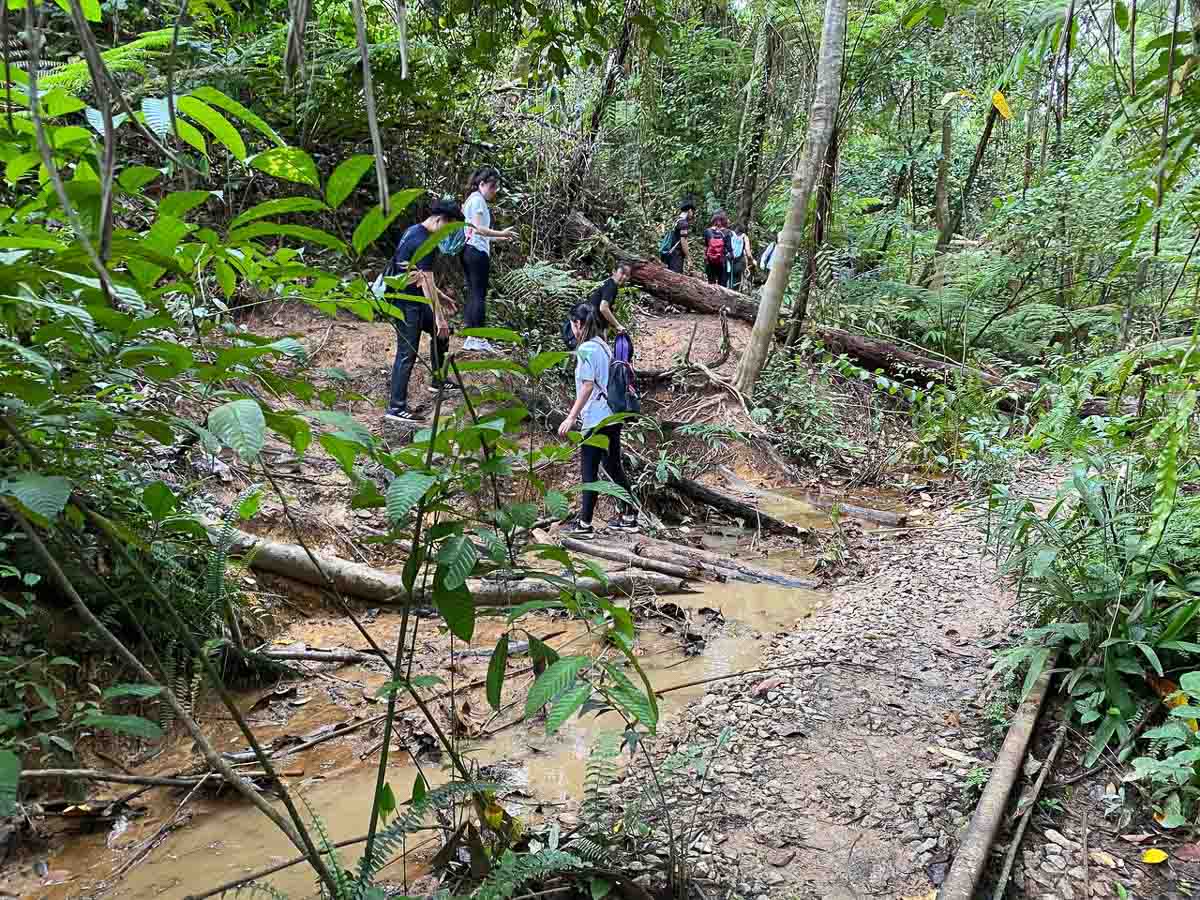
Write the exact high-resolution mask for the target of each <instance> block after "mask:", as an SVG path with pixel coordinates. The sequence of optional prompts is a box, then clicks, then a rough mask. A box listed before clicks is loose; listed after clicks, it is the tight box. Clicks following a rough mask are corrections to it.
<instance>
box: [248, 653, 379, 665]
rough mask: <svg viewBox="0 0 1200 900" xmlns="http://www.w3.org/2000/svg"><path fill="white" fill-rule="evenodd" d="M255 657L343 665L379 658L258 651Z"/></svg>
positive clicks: (349, 654)
mask: <svg viewBox="0 0 1200 900" xmlns="http://www.w3.org/2000/svg"><path fill="white" fill-rule="evenodd" d="M255 656H265V657H266V658H267V659H276V660H279V661H281V662H284V661H294V662H326V663H330V662H332V663H342V664H343V665H354V664H355V663H367V662H375V661H377V660H379V659H380V658H381V657H379V656H377V655H376V654H374V653H360V652H359V651H357V650H258V651H256V652H255Z"/></svg>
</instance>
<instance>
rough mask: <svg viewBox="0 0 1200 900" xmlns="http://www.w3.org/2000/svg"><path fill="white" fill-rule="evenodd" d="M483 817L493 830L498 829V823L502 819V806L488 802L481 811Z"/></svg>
mask: <svg viewBox="0 0 1200 900" xmlns="http://www.w3.org/2000/svg"><path fill="white" fill-rule="evenodd" d="M483 819H484V821H485V822H487V823H488V826H489V827H490V828H491V829H492V830H493V831H499V830H500V824H501V822H503V821H504V807H502V806H501V805H500V804H499V803H496V802H492V803H489V804H488V806H487V808H486V809H485V810H484V811H483Z"/></svg>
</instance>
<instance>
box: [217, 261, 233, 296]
mask: <svg viewBox="0 0 1200 900" xmlns="http://www.w3.org/2000/svg"><path fill="white" fill-rule="evenodd" d="M213 272H214V273H215V274H216V276H217V284H219V285H220V286H221V293H222V294H224V295H225V299H226V300H228V299H229V298H231V297H232V296H233V292H234V291H235V290H237V273H236V272H235V271H234V270H233V266H231V265H230V264H229V263H227V262H225V260H223V259H214V260H213Z"/></svg>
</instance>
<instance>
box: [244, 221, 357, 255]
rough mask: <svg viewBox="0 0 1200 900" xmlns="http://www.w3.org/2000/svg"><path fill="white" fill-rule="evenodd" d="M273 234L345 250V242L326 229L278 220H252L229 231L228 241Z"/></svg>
mask: <svg viewBox="0 0 1200 900" xmlns="http://www.w3.org/2000/svg"><path fill="white" fill-rule="evenodd" d="M275 235H278V236H280V237H291V238H296V239H297V240H300V241H307V242H309V243H310V244H318V245H320V246H322V247H328V248H329V249H330V250H336V251H337V252H338V253H345V252H346V244H345V242H344V241H342V240H341V239H340V238H336V237H334V236H333V235H332V234H330V233H329V232H327V231H322V230H321V229H320V228H310V227H309V226H308V225H285V224H280V223H278V222H252V223H251V224H249V225H244V226H242V227H241V228H238V229H237V230H236V231H231V232H230V233H229V241H230V243H239V242H241V241H249V240H253V239H254V238H259V237H269V236H275Z"/></svg>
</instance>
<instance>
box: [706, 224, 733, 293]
mask: <svg viewBox="0 0 1200 900" xmlns="http://www.w3.org/2000/svg"><path fill="white" fill-rule="evenodd" d="M732 258H733V235H732V233H731V232H730V231H729V216H727V215H726V214H725V210H723V209H718V210H717V211H716V212H715V213H713V217H712V222H711V223H710V224H709V226H708V227H707V228H705V229H704V274H705V275H707V276H708V283H709V284H719V285H721V287H729V261H730V259H732Z"/></svg>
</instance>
